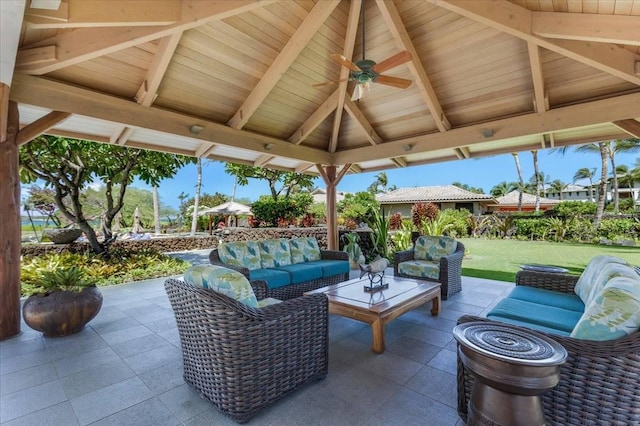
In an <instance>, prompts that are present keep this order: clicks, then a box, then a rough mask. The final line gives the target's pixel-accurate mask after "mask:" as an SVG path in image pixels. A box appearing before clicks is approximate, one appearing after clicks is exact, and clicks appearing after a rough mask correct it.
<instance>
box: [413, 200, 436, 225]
mask: <svg viewBox="0 0 640 426" xmlns="http://www.w3.org/2000/svg"><path fill="white" fill-rule="evenodd" d="M438 213H440V209H439V208H438V206H437V205H435V204H434V203H423V202H417V203H415V204H414V205H413V206H411V221H412V222H413V226H415V227H416V229H417V230H420V229H421V228H422V223H423V222H424V221H425V220H427V219H434V218H435V217H437V216H438Z"/></svg>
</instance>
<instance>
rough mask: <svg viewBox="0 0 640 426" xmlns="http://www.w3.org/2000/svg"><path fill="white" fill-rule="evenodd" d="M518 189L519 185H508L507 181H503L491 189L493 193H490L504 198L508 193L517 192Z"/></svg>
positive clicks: (512, 183)
mask: <svg viewBox="0 0 640 426" xmlns="http://www.w3.org/2000/svg"><path fill="white" fill-rule="evenodd" d="M516 189H518V184H517V183H515V182H508V183H507V181H505V180H503V181H502V182H500V183H499V184H497V185H495V186H494V187H493V188H491V191H489V193H490V194H491V195H493V196H494V197H502V196H503V195H507V194H508V193H510V192H512V191H515V190H516Z"/></svg>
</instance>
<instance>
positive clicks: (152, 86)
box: [135, 31, 182, 106]
mask: <svg viewBox="0 0 640 426" xmlns="http://www.w3.org/2000/svg"><path fill="white" fill-rule="evenodd" d="M180 37H182V31H177V32H175V33H174V34H171V35H169V36H166V37H164V38H163V39H162V40H160V45H159V46H158V51H157V52H156V54H155V56H154V57H153V61H152V62H151V66H149V69H148V70H147V76H146V78H145V79H144V82H143V83H142V85H141V86H140V89H138V93H136V96H135V100H136V102H138V103H139V104H140V105H142V106H151V104H152V103H153V101H155V99H156V97H157V93H158V88H159V87H160V82H162V79H163V78H164V74H165V73H166V72H167V68H169V62H171V58H172V57H173V53H174V52H175V51H176V48H177V47H178V43H179V42H180Z"/></svg>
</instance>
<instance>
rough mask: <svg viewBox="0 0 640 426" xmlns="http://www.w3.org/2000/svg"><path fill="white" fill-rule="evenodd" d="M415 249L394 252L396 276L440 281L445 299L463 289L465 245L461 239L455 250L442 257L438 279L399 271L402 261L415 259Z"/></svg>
mask: <svg viewBox="0 0 640 426" xmlns="http://www.w3.org/2000/svg"><path fill="white" fill-rule="evenodd" d="M413 251H414V249H411V250H405V251H399V252H396V253H395V254H394V256H393V274H394V275H395V276H396V277H403V278H412V279H418V280H424V281H434V282H439V283H440V284H441V291H442V299H443V300H447V299H448V298H449V296H451V295H452V294H455V293H457V292H459V291H460V290H462V258H463V257H464V245H463V244H462V243H461V242H460V241H457V247H456V250H455V252H453V253H452V254H450V255H448V256H442V257H441V258H440V277H439V278H438V279H437V280H432V279H429V278H426V277H416V276H413V275H407V274H403V273H400V272H399V271H398V265H399V264H400V263H402V262H406V261H407V260H413Z"/></svg>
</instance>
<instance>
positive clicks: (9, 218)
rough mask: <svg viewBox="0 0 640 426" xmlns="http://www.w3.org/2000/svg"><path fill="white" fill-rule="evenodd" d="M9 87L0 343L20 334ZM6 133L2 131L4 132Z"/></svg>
mask: <svg viewBox="0 0 640 426" xmlns="http://www.w3.org/2000/svg"><path fill="white" fill-rule="evenodd" d="M8 99H9V87H8V86H7V85H5V84H3V83H0V105H2V109H1V110H0V115H1V116H3V117H6V119H0V122H4V123H6V127H5V125H3V126H0V127H2V128H3V129H2V130H3V131H2V133H0V164H2V167H0V200H2V203H0V217H1V218H2V220H0V252H1V253H2V255H0V340H4V339H8V338H9V337H12V336H15V335H16V334H18V333H20V177H19V173H18V144H17V141H16V138H17V136H18V129H19V128H20V120H19V117H18V105H17V104H16V103H15V102H7V100H8ZM4 129H6V131H5V130H4Z"/></svg>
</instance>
